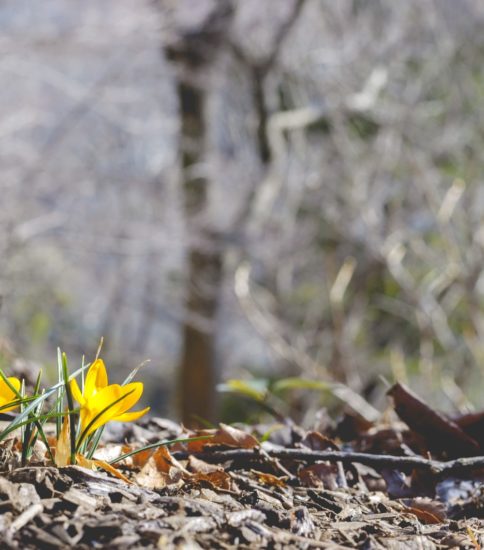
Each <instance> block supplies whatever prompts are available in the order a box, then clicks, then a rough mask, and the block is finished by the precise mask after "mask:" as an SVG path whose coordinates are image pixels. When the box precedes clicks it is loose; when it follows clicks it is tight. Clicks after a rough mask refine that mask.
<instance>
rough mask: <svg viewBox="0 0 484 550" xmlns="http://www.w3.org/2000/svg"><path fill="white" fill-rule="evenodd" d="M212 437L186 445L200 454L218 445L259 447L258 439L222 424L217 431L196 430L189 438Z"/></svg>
mask: <svg viewBox="0 0 484 550" xmlns="http://www.w3.org/2000/svg"><path fill="white" fill-rule="evenodd" d="M200 436H211V437H210V439H201V440H198V441H188V442H187V443H185V444H184V445H185V446H186V447H185V448H186V449H187V450H188V451H189V452H191V453H199V452H202V451H204V450H207V449H208V448H210V447H213V446H216V445H224V446H226V447H235V448H237V449H253V448H254V447H258V446H259V442H258V441H257V439H256V438H255V437H254V436H252V435H251V434H249V433H247V432H244V431H243V430H240V429H239V428H234V427H233V426H228V425H227V424H222V423H221V424H220V427H219V428H218V429H217V430H196V431H192V432H189V433H188V434H187V437H200ZM181 448H183V447H180V446H178V445H173V446H172V449H174V450H180V449H181Z"/></svg>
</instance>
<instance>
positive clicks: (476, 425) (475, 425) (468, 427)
mask: <svg viewBox="0 0 484 550" xmlns="http://www.w3.org/2000/svg"><path fill="white" fill-rule="evenodd" d="M453 420H454V422H455V423H456V424H457V425H458V426H459V428H460V429H461V430H463V431H464V432H465V433H466V434H467V435H468V436H470V437H472V438H473V439H475V440H476V441H477V442H478V443H479V445H480V446H481V448H483V447H484V411H481V412H478V413H472V414H464V415H462V416H459V417H457V418H454V419H453Z"/></svg>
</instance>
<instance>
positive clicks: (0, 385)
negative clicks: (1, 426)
mask: <svg viewBox="0 0 484 550" xmlns="http://www.w3.org/2000/svg"><path fill="white" fill-rule="evenodd" d="M7 380H8V381H9V382H10V384H11V385H12V386H13V387H14V388H15V389H16V390H17V391H19V390H20V386H21V385H22V383H21V382H20V380H19V379H18V378H15V377H14V376H11V377H9V378H7ZM16 399H17V395H16V394H15V392H14V391H12V390H11V389H10V387H9V386H8V384H7V383H6V382H5V381H4V380H3V379H2V380H0V406H4V405H8V403H10V402H11V401H15V400H16ZM17 407H18V405H13V406H12V407H8V408H6V409H2V411H1V412H2V413H4V412H7V411H11V410H13V409H16V408H17Z"/></svg>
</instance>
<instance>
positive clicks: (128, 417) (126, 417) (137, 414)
mask: <svg viewBox="0 0 484 550" xmlns="http://www.w3.org/2000/svg"><path fill="white" fill-rule="evenodd" d="M149 410H150V408H149V407H146V409H143V410H142V411H133V412H130V413H123V414H120V415H119V416H116V417H115V418H113V419H112V420H115V421H116V422H132V421H133V420H138V418H141V417H142V416H143V415H144V414H146V413H147V412H148V411H149Z"/></svg>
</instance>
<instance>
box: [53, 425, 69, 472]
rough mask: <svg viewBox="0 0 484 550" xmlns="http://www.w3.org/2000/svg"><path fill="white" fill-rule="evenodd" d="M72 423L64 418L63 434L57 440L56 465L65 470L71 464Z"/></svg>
mask: <svg viewBox="0 0 484 550" xmlns="http://www.w3.org/2000/svg"><path fill="white" fill-rule="evenodd" d="M70 433H71V430H70V422H69V420H68V418H67V416H66V417H64V422H63V423H62V429H61V433H60V434H59V438H58V440H57V443H56V446H55V455H54V458H55V464H56V466H57V467H58V468H64V467H65V466H68V465H69V464H70V463H71V460H70V457H71V440H70Z"/></svg>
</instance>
